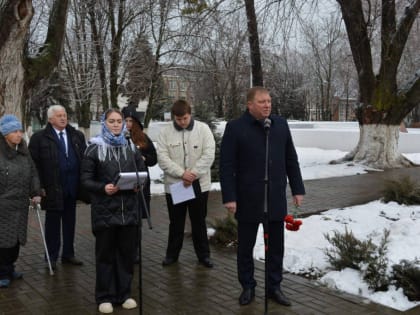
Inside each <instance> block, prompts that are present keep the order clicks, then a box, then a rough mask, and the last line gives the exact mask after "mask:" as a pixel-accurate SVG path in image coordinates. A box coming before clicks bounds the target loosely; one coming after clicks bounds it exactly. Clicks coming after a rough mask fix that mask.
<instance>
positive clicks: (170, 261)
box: [162, 257, 178, 267]
mask: <svg viewBox="0 0 420 315" xmlns="http://www.w3.org/2000/svg"><path fill="white" fill-rule="evenodd" d="M177 261H178V260H177V259H175V258H171V257H166V258H165V259H164V260H163V261H162V266H164V267H165V266H169V265H172V264H174V263H176V262H177Z"/></svg>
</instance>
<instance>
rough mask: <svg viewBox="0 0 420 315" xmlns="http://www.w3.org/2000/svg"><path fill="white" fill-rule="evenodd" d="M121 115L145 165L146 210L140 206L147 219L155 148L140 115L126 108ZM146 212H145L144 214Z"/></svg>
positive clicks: (155, 161)
mask: <svg viewBox="0 0 420 315" xmlns="http://www.w3.org/2000/svg"><path fill="white" fill-rule="evenodd" d="M122 113H123V115H124V118H125V123H126V126H127V130H128V131H130V136H131V140H132V141H133V143H134V145H135V146H136V148H137V149H138V150H140V152H141V156H142V158H143V160H144V164H146V166H147V167H148V168H147V179H146V182H145V183H144V185H143V196H144V199H145V202H146V206H147V210H146V209H144V207H143V206H142V204H141V205H140V208H141V211H142V218H143V219H145V218H148V217H149V216H150V199H151V193H150V175H149V167H152V166H154V165H156V163H157V154H156V148H155V146H154V145H153V142H152V140H151V139H150V138H149V137H148V136H147V134H146V133H145V132H143V125H142V123H141V122H140V120H141V119H140V115H139V113H138V112H137V111H136V109H135V108H134V107H131V106H127V107H124V108H123V109H122ZM146 211H147V212H146ZM134 254H135V257H136V259H135V262H136V263H139V261H140V257H139V250H138V247H137V249H136V251H135V253H134Z"/></svg>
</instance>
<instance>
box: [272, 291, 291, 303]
mask: <svg viewBox="0 0 420 315" xmlns="http://www.w3.org/2000/svg"><path fill="white" fill-rule="evenodd" d="M268 297H269V298H271V299H273V300H274V301H276V302H277V303H279V304H281V305H284V306H290V305H292V303H291V302H290V300H289V299H288V298H287V297H286V296H285V295H284V294H283V292H282V291H281V290H280V289H278V290H276V291H274V292H271V293H269V294H268Z"/></svg>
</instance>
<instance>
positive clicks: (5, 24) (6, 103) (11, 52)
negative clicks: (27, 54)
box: [0, 0, 34, 119]
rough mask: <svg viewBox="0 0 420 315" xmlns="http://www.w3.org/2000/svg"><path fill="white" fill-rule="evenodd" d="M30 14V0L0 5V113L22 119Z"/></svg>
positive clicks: (31, 12) (0, 114) (31, 9)
mask: <svg viewBox="0 0 420 315" xmlns="http://www.w3.org/2000/svg"><path fill="white" fill-rule="evenodd" d="M33 13H34V12H33V7H32V2H31V1H22V0H21V1H17V0H15V1H8V2H6V3H5V4H4V6H3V5H2V6H1V7H0V23H1V28H0V60H1V62H0V116H2V115H3V114H4V113H11V114H15V115H16V116H17V117H19V118H20V119H22V118H23V113H22V108H21V105H22V100H23V87H24V83H25V69H24V66H23V59H24V47H25V44H26V39H27V34H28V30H29V25H30V23H31V19H32V16H33Z"/></svg>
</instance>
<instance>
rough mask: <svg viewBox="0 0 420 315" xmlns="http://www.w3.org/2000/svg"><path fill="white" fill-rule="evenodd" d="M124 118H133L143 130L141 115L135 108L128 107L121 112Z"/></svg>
mask: <svg viewBox="0 0 420 315" xmlns="http://www.w3.org/2000/svg"><path fill="white" fill-rule="evenodd" d="M121 112H122V114H123V115H124V118H127V117H131V118H133V119H134V120H135V121H137V123H138V124H139V125H140V128H141V129H142V130H143V124H142V123H141V121H140V120H141V115H140V113H139V112H137V111H136V108H135V107H134V106H126V107H124V108H123V109H122V110H121Z"/></svg>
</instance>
